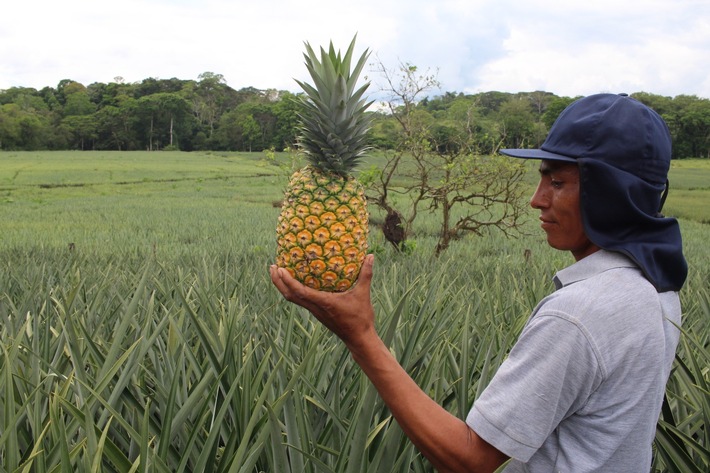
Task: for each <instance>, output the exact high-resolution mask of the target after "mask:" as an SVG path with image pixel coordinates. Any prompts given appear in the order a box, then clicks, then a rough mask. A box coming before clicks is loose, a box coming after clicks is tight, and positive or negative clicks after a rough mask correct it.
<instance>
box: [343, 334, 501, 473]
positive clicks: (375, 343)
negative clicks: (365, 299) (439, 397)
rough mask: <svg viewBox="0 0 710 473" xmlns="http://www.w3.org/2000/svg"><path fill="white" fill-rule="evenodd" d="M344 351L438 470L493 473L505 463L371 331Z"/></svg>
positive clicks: (499, 455)
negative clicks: (346, 351)
mask: <svg viewBox="0 0 710 473" xmlns="http://www.w3.org/2000/svg"><path fill="white" fill-rule="evenodd" d="M348 348H349V349H350V351H351V353H352V356H353V359H354V360H355V362H356V363H358V365H359V366H360V367H361V368H362V370H363V372H364V373H365V374H366V375H367V377H368V378H369V379H370V381H371V382H372V383H373V384H374V386H375V388H376V389H377V391H378V392H379V394H380V396H381V397H382V399H383V400H384V402H385V404H387V406H388V407H389V409H390V411H391V412H392V415H393V416H394V417H395V419H397V422H398V423H399V425H400V427H401V428H402V430H403V431H404V433H405V434H406V435H407V436H408V437H409V438H410V440H411V441H412V443H414V445H415V446H416V447H417V448H418V449H419V450H420V452H421V453H422V454H423V455H424V456H425V457H426V458H427V459H428V460H429V461H430V462H431V463H432V464H433V465H434V466H435V467H436V468H437V470H439V471H451V472H459V471H461V472H464V471H465V472H472V471H494V470H495V469H496V468H497V467H498V466H499V465H500V464H502V463H503V462H504V461H505V460H506V458H507V457H506V456H505V455H504V454H502V453H500V452H499V451H498V450H496V449H495V448H493V447H492V446H490V445H489V444H488V443H486V442H485V441H483V439H481V438H480V437H478V435H476V433H475V432H474V431H473V430H471V429H470V428H469V427H468V425H467V424H466V423H465V422H464V421H463V420H461V419H459V418H457V417H456V416H454V415H452V414H451V413H449V412H448V411H447V410H446V409H444V408H443V407H442V406H440V405H439V404H437V403H436V402H435V401H434V400H433V399H431V398H430V397H429V396H428V395H427V394H426V393H425V392H424V391H422V390H421V389H420V388H419V386H418V385H417V384H416V383H415V382H414V380H413V379H412V378H411V377H410V376H409V374H407V372H406V371H405V370H404V368H402V366H401V365H400V364H399V363H398V362H397V360H396V359H395V358H394V356H393V355H392V353H391V352H390V351H389V349H388V348H387V346H386V345H385V344H384V342H382V340H381V339H380V338H379V337H378V336H377V334H376V333H374V331H373V332H372V333H370V334H368V335H367V337H364V338H363V340H360V341H358V342H357V343H349V344H348Z"/></svg>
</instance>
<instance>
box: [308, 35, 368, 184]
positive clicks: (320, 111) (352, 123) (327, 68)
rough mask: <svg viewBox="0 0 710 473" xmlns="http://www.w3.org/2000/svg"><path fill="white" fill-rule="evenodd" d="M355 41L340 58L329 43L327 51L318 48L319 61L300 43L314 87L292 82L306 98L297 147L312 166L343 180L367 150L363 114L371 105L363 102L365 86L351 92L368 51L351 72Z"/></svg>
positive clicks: (366, 119)
mask: <svg viewBox="0 0 710 473" xmlns="http://www.w3.org/2000/svg"><path fill="white" fill-rule="evenodd" d="M356 38H357V35H356V37H355V38H353V40H352V41H351V43H350V46H349V47H348V50H347V51H346V53H345V55H341V54H340V52H339V51H338V52H336V51H335V48H334V46H333V42H332V41H331V43H330V47H329V50H328V51H327V52H326V50H325V49H323V48H320V58H319V56H318V55H317V54H316V53H315V51H314V50H313V48H311V46H310V45H309V44H308V43H305V46H306V52H305V53H304V54H303V57H304V58H305V61H306V67H307V69H308V72H309V74H310V76H311V78H312V79H313V84H314V85H310V84H307V83H304V82H301V81H299V80H296V82H297V83H298V85H299V86H301V88H302V89H303V90H304V92H305V93H306V96H305V97H304V99H303V105H304V111H303V113H301V114H300V118H301V126H300V132H301V136H300V139H299V145H300V147H301V149H302V150H303V152H304V153H305V155H306V157H307V159H308V161H309V163H310V164H312V165H313V166H314V167H316V168H318V169H320V170H321V171H329V172H335V173H337V174H340V175H342V176H347V175H348V174H349V173H350V171H352V169H354V168H355V166H356V165H357V164H358V163H359V161H360V159H361V158H362V157H363V156H364V155H365V153H366V152H367V151H368V150H369V149H370V147H369V146H368V142H367V136H366V135H367V132H368V130H369V129H370V123H371V118H372V117H371V116H370V115H366V114H365V111H366V110H367V108H368V107H369V106H370V105H371V104H372V101H370V102H368V101H367V100H366V99H365V98H364V95H365V91H366V90H367V88H368V87H369V85H370V83H369V82H368V83H366V84H364V85H363V86H361V87H360V88H357V89H356V85H357V80H358V77H359V75H360V73H361V72H362V69H363V67H364V66H365V63H366V61H367V58H368V57H369V55H370V52H369V50H365V52H363V53H362V55H361V56H360V58H359V60H358V61H357V63H356V64H355V67H354V68H353V69H352V71H351V70H350V69H351V65H352V56H353V51H354V49H355V39H356Z"/></svg>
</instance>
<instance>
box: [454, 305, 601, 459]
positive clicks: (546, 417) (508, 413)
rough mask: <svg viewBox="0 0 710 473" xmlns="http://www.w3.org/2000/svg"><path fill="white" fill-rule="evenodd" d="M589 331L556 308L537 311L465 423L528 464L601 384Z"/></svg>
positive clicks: (597, 355) (501, 448)
mask: <svg viewBox="0 0 710 473" xmlns="http://www.w3.org/2000/svg"><path fill="white" fill-rule="evenodd" d="M600 360H601V357H600V356H599V353H598V350H597V349H596V347H595V345H594V343H593V342H592V340H591V338H590V335H589V333H588V332H587V331H586V330H585V328H584V327H583V326H582V325H580V324H579V323H578V322H577V321H576V320H575V319H573V318H571V317H569V316H567V315H566V314H564V313H561V312H555V311H547V312H542V311H541V312H538V313H537V314H536V315H535V316H534V317H533V318H532V319H531V320H530V321H529V323H528V325H526V327H525V328H524V329H523V332H522V333H521V335H520V338H519V339H518V341H517V343H516V344H515V346H514V347H513V349H512V350H511V352H510V354H509V356H508V358H507V359H506V360H505V361H504V362H503V364H502V365H501V367H500V369H499V370H498V372H497V373H496V375H495V376H494V377H493V379H492V380H491V382H490V384H489V385H488V386H487V387H486V389H485V390H484V391H483V393H482V394H481V396H480V398H479V399H478V400H476V402H474V404H473V407H472V408H471V411H470V412H469V414H468V416H467V419H466V423H467V424H468V425H469V426H470V427H471V428H472V429H473V430H474V431H475V432H476V433H477V434H478V435H479V436H480V437H482V438H483V439H484V440H486V441H487V442H488V443H490V444H491V445H493V446H494V447H496V448H497V449H498V450H500V451H501V452H503V453H505V454H506V455H508V456H510V457H512V458H515V459H516V460H519V461H522V462H527V461H528V460H529V459H530V457H532V455H533V454H534V453H535V452H536V451H537V450H538V449H539V448H540V447H541V446H542V444H543V442H545V440H546V439H547V438H548V437H549V436H550V435H551V434H552V432H553V431H554V430H555V429H556V428H557V426H558V425H559V423H560V422H561V421H562V420H564V419H565V418H567V417H568V416H570V415H572V414H573V413H574V412H575V411H577V410H579V409H580V408H581V407H583V406H584V405H585V403H586V402H587V400H588V399H589V396H590V395H591V393H592V392H593V391H594V389H595V388H596V387H597V386H598V385H599V384H600V382H601V378H602V375H601V370H600Z"/></svg>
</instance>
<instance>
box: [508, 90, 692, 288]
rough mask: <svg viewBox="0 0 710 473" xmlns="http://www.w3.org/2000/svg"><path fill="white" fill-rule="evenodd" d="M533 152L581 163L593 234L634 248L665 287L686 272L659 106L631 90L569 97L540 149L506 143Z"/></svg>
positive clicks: (612, 246) (610, 244)
mask: <svg viewBox="0 0 710 473" xmlns="http://www.w3.org/2000/svg"><path fill="white" fill-rule="evenodd" d="M501 153H503V154H505V155H508V156H512V157H516V158H527V159H547V160H553V161H564V162H572V163H577V164H578V165H579V171H580V206H581V212H582V220H583V223H584V229H585V232H586V234H587V237H588V238H589V239H590V240H591V241H592V242H593V243H594V244H596V245H597V246H599V247H600V248H604V249H606V250H609V251H618V252H620V253H624V254H626V255H627V256H629V257H630V258H631V259H632V260H633V261H635V262H636V264H637V265H638V266H639V267H640V268H641V270H642V271H643V273H644V275H645V276H646V278H647V279H648V280H649V281H650V282H651V283H652V284H653V285H654V286H655V287H656V289H657V290H658V291H659V292H661V291H668V290H679V289H680V288H681V287H682V286H683V284H684V282H685V279H686V277H687V273H688V267H687V263H686V261H685V258H684V257H683V252H682V240H681V235H680V229H679V225H678V222H677V221H676V220H675V219H673V218H666V217H663V216H662V215H661V214H660V211H661V208H662V206H663V201H664V200H665V193H666V192H667V190H668V169H669V168H670V162H671V136H670V132H669V131H668V126H667V125H666V123H665V121H663V119H662V118H661V116H660V115H658V113H656V112H655V111H653V110H652V109H650V108H649V107H647V106H646V105H644V104H642V103H641V102H639V101H637V100H635V99H633V98H631V97H629V96H627V95H626V94H620V95H616V94H597V95H590V96H588V97H584V98H582V99H579V100H577V101H575V102H573V103H572V104H570V105H569V106H568V107H567V108H566V109H565V110H564V111H563V112H562V113H561V114H560V116H559V117H558V118H557V120H556V121H555V123H554V124H553V125H552V128H551V129H550V132H549V134H548V136H547V138H546V139H545V142H544V143H543V144H542V146H541V147H540V149H502V150H501Z"/></svg>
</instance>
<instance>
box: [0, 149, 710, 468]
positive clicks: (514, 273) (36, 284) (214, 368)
mask: <svg viewBox="0 0 710 473" xmlns="http://www.w3.org/2000/svg"><path fill="white" fill-rule="evenodd" d="M374 162H376V159H375V160H374ZM286 178H287V174H286V173H284V172H283V171H282V170H280V169H279V168H277V167H276V166H273V165H271V164H269V163H268V161H267V160H266V159H265V156H264V155H261V154H257V153H254V154H248V153H169V152H156V153H141V152H135V153H120V152H107V153H99V152H85V153H64V152H56V153H54V152H44V153H10V152H2V153H0V222H2V223H0V225H1V227H0V228H1V234H0V341H1V346H2V353H1V354H0V465H2V468H0V470H2V471H97V472H98V471H107V472H111V471H117V472H118V471H120V472H129V471H136V472H137V471H151V472H153V471H156V472H163V471H165V472H175V471H182V472H188V471H215V472H217V471H225V472H245V473H246V472H259V471H267V472H278V473H281V472H293V473H301V472H387V473H390V472H423V471H431V468H430V466H428V464H427V463H426V462H425V461H424V460H423V459H422V458H421V457H420V456H419V454H418V453H417V452H416V450H415V449H414V448H413V447H412V446H411V445H410V444H409V443H408V442H407V441H406V439H405V438H404V436H403V434H402V432H401V431H400V430H399V428H398V427H397V425H396V423H394V422H393V421H392V419H391V417H390V414H389V412H388V411H387V409H386V408H385V407H384V406H383V405H382V403H381V401H379V400H378V398H377V396H376V393H375V392H374V391H373V389H372V388H371V386H370V385H369V383H367V382H366V380H365V379H363V377H362V375H361V374H360V372H359V370H358V369H357V368H356V367H355V366H354V365H353V363H352V362H351V360H350V357H349V356H348V354H347V352H346V351H345V350H344V349H343V347H342V345H341V344H339V343H336V341H335V340H334V339H333V338H332V336H331V335H330V334H328V333H327V332H326V331H325V330H324V329H322V328H321V327H320V326H319V325H318V324H317V323H314V321H313V320H312V319H311V317H310V316H309V315H308V314H307V313H305V312H304V311H302V310H301V309H298V308H296V307H294V306H292V305H290V304H287V303H285V302H284V301H283V300H282V299H281V298H280V296H279V295H278V294H277V293H276V291H275V289H273V288H272V286H271V283H270V281H269V280H268V275H267V267H268V265H269V264H270V263H271V262H272V260H273V255H274V248H275V242H274V234H275V224H276V218H277V215H278V209H277V208H275V207H274V205H273V204H274V202H275V201H278V200H279V199H281V197H282V190H283V187H284V185H285V183H286ZM536 178H537V176H536V172H535V169H534V168H533V167H531V169H530V173H529V175H528V176H527V178H526V183H527V185H528V186H530V192H532V189H533V186H534V183H535V181H536ZM670 180H671V193H670V195H669V198H668V202H667V204H666V209H665V211H666V213H667V214H670V215H677V216H678V217H679V218H680V222H681V228H682V231H683V235H684V246H685V253H686V256H687V259H688V262H689V265H690V274H689V279H688V282H687V285H686V287H685V288H684V289H683V291H682V293H681V301H682V304H683V310H684V317H685V319H684V331H685V332H684V335H683V337H682V341H681V345H680V347H679V350H678V357H677V361H676V365H675V368H674V371H673V373H672V375H671V380H670V382H669V385H668V390H667V394H668V405H667V408H666V409H665V410H664V413H663V418H662V420H661V421H660V422H659V428H658V434H657V440H656V444H655V446H654V448H655V450H656V452H657V453H656V456H655V463H654V471H679V472H680V471H682V472H695V471H697V472H703V471H708V469H709V468H710V439H709V438H708V434H707V427H706V426H707V424H708V418H710V401H708V399H709V396H708V393H710V389H708V382H709V381H710V373H709V372H708V369H707V367H708V365H710V340H709V339H708V337H709V335H708V320H709V319H710V287H709V284H708V281H710V246H709V245H707V239H708V236H710V233H709V229H710V227H708V222H710V206H708V203H710V195H709V193H710V187H709V186H708V182H710V161H700V160H692V161H680V162H674V163H673V167H672V170H671V175H670ZM373 210H374V209H373ZM423 218H424V219H425V220H423V221H422V223H421V226H420V227H419V228H420V231H418V233H417V234H416V236H415V243H416V244H415V245H414V251H413V252H412V253H411V254H407V255H403V254H398V253H395V252H393V251H392V249H391V248H390V247H388V246H387V245H386V244H385V242H384V239H383V238H382V236H381V234H380V233H379V231H378V230H377V229H373V232H372V235H371V238H370V243H371V247H372V248H373V251H374V252H375V253H376V267H375V279H374V281H373V293H374V299H375V301H374V302H375V305H376V308H377V312H378V325H379V327H380V331H381V333H382V334H383V336H384V337H385V338H386V341H388V343H389V344H390V346H391V349H392V350H393V351H394V353H395V354H396V355H397V357H398V359H399V360H400V362H401V363H402V364H403V366H405V368H406V369H407V370H408V371H409V372H410V373H411V374H412V376H413V377H414V378H415V380H416V381H417V382H418V383H419V385H420V386H421V387H422V388H423V389H425V391H427V392H428V393H429V394H430V395H432V396H433V397H434V398H435V399H436V400H437V401H438V402H440V403H441V404H442V405H444V406H445V407H446V408H447V409H449V410H450V411H451V412H453V413H455V414H456V415H458V416H462V417H463V416H465V414H466V412H467V411H468V409H469V407H470V405H471V403H472V402H473V400H474V399H475V398H476V396H477V395H478V393H480V391H481V390H482V389H483V388H484V387H485V385H486V384H487V382H488V380H489V379H490V377H491V375H492V373H493V372H494V371H495V369H496V368H497V366H498V365H499V364H500V362H501V361H502V359H503V358H504V356H505V354H506V353H507V350H508V349H509V347H510V346H511V345H512V343H513V342H514V340H515V338H516V336H517V334H518V332H519V330H520V329H521V327H522V324H523V323H524V321H525V319H526V317H527V316H528V314H529V312H530V310H531V309H532V308H533V307H534V305H535V304H536V302H537V300H539V299H540V298H541V297H543V296H544V295H545V294H546V293H548V292H549V291H550V290H551V288H552V286H551V282H550V278H551V276H552V274H554V271H555V270H556V269H558V268H561V267H563V266H565V265H567V264H569V263H570V262H571V257H570V256H569V255H567V254H563V253H561V252H557V251H554V250H552V249H550V248H549V247H548V246H547V245H546V243H545V239H544V236H543V235H542V232H541V231H540V230H539V229H538V228H537V223H536V215H535V214H534V212H533V211H531V213H530V222H529V224H528V225H529V228H528V231H527V232H526V233H527V236H524V237H521V238H518V239H505V238H500V237H499V236H497V235H495V234H492V235H490V236H489V237H485V238H482V237H476V238H473V237H471V238H465V239H463V240H462V241H459V242H456V243H455V244H454V246H452V247H451V248H450V249H449V250H448V251H447V252H446V253H445V254H444V256H443V257H440V258H438V259H434V258H432V254H433V248H434V246H435V244H436V236H435V235H432V234H429V233H428V232H427V231H426V230H421V229H426V228H429V226H428V224H427V221H426V218H427V217H426V215H424V216H423ZM525 255H529V257H526V256H525Z"/></svg>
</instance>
